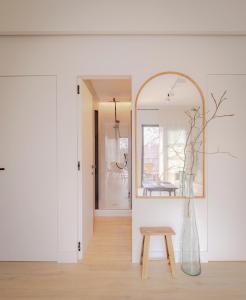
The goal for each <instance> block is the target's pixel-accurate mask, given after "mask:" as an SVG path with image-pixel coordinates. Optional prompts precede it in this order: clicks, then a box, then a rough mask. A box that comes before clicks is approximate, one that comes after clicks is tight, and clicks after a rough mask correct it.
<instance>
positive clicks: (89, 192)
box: [79, 81, 95, 257]
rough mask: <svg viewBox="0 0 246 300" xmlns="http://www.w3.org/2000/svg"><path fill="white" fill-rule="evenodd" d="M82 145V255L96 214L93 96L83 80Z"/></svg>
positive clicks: (90, 234)
mask: <svg viewBox="0 0 246 300" xmlns="http://www.w3.org/2000/svg"><path fill="white" fill-rule="evenodd" d="M80 89H81V93H80V133H79V134H80V137H79V139H80V145H81V147H80V148H81V151H80V153H79V157H80V159H79V160H81V177H82V178H81V181H82V184H81V186H82V192H81V194H82V207H80V209H81V210H82V228H81V229H79V231H80V230H81V234H82V255H84V254H85V252H86V249H87V247H88V244H89V242H90V239H91V238H92V235H93V214H94V195H95V181H94V178H95V176H94V173H95V170H94V109H93V96H92V95H91V93H90V91H89V89H88V88H87V86H86V85H85V83H84V82H83V81H81V84H80ZM79 257H81V256H79Z"/></svg>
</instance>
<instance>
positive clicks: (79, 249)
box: [78, 242, 81, 251]
mask: <svg viewBox="0 0 246 300" xmlns="http://www.w3.org/2000/svg"><path fill="white" fill-rule="evenodd" d="M78 251H81V244H80V242H78Z"/></svg>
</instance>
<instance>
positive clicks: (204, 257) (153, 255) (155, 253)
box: [132, 250, 208, 263]
mask: <svg viewBox="0 0 246 300" xmlns="http://www.w3.org/2000/svg"><path fill="white" fill-rule="evenodd" d="M180 254H181V253H180V251H174V255H175V262H176V263H179V262H180V256H181V255H180ZM149 258H150V259H157V260H158V259H163V258H164V254H163V251H162V250H151V251H150V253H149ZM200 259H201V262H202V263H208V252H207V251H201V252H200ZM132 262H133V263H139V257H133V260H132Z"/></svg>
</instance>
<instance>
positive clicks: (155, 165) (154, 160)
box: [142, 125, 160, 184]
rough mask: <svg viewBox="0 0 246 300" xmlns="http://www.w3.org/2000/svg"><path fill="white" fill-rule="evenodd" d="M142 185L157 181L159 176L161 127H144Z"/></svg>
mask: <svg viewBox="0 0 246 300" xmlns="http://www.w3.org/2000/svg"><path fill="white" fill-rule="evenodd" d="M142 138H143V149H142V161H143V163H142V166H143V168H142V184H143V183H145V182H151V181H156V180H157V179H158V176H159V161H160V153H159V148H160V128H159V125H150V126H149V125H142Z"/></svg>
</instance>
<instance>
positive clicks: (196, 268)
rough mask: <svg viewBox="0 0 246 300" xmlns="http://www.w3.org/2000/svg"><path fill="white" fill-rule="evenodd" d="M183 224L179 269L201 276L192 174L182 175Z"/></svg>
mask: <svg viewBox="0 0 246 300" xmlns="http://www.w3.org/2000/svg"><path fill="white" fill-rule="evenodd" d="M184 180H185V182H184V195H185V207H184V224H183V234H182V250H181V269H182V271H183V272H184V273H186V274H188V275H191V276H197V275H200V274H201V262H200V245H199V236H198V231H197V225H196V215H195V207H194V200H193V183H194V175H193V174H184Z"/></svg>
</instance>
